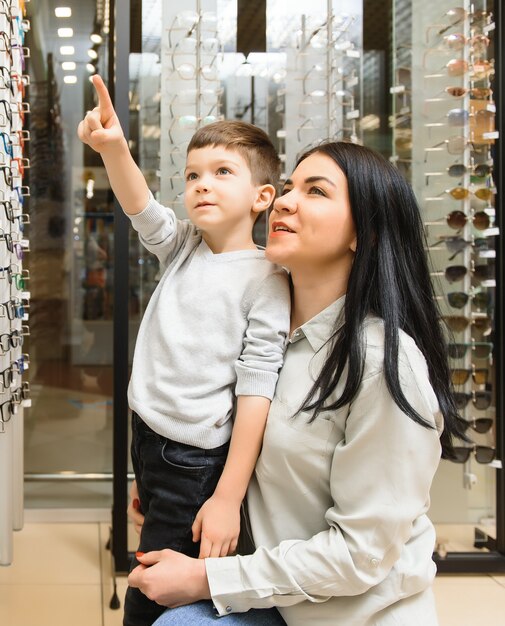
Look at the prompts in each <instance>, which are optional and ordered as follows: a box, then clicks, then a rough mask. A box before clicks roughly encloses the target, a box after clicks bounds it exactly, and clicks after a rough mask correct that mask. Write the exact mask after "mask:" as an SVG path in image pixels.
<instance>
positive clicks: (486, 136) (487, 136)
mask: <svg viewBox="0 0 505 626" xmlns="http://www.w3.org/2000/svg"><path fill="white" fill-rule="evenodd" d="M499 137H500V133H499V132H498V131H497V130H495V131H493V132H492V133H482V138H483V139H498V138H499Z"/></svg>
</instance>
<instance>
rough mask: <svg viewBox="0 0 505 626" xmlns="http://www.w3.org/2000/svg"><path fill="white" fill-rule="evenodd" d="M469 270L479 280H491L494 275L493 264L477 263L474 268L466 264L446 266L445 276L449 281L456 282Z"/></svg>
mask: <svg viewBox="0 0 505 626" xmlns="http://www.w3.org/2000/svg"><path fill="white" fill-rule="evenodd" d="M469 271H470V272H471V273H472V277H473V278H475V279H476V280H477V281H478V282H481V281H483V280H489V279H490V278H493V276H494V272H493V266H492V265H476V266H475V267H474V268H473V270H469V269H468V268H467V267H466V266H465V265H449V267H446V268H445V271H444V276H445V278H446V280H447V281H448V282H450V283H456V282H458V281H460V280H462V279H463V278H464V277H465V276H466V274H467V273H468V272H469Z"/></svg>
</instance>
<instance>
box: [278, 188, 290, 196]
mask: <svg viewBox="0 0 505 626" xmlns="http://www.w3.org/2000/svg"><path fill="white" fill-rule="evenodd" d="M290 191H291V189H290V188H289V187H284V189H281V191H280V193H279V196H285V195H286V194H287V193H289V192H290Z"/></svg>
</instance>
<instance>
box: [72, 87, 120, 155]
mask: <svg viewBox="0 0 505 626" xmlns="http://www.w3.org/2000/svg"><path fill="white" fill-rule="evenodd" d="M92 80H93V85H94V87H95V90H96V93H97V96H98V106H96V107H95V108H94V109H93V110H92V111H88V112H87V113H86V116H85V117H84V119H83V120H82V122H80V124H79V126H78V128H77V134H78V136H79V139H80V140H81V141H82V142H83V143H86V144H88V146H90V147H91V148H93V150H95V151H96V152H100V153H101V152H104V151H106V150H107V149H109V148H112V147H115V146H116V145H118V144H119V143H120V142H121V141H124V134H123V129H122V128H121V124H120V123H119V119H118V117H117V115H116V111H115V110H114V106H113V105H112V100H111V98H110V95H109V92H108V90H107V87H106V86H105V84H104V82H103V80H102V78H101V77H100V76H98V75H95V76H93V78H92Z"/></svg>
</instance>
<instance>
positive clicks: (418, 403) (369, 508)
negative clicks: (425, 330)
mask: <svg viewBox="0 0 505 626" xmlns="http://www.w3.org/2000/svg"><path fill="white" fill-rule="evenodd" d="M344 300H345V297H342V298H340V299H339V300H337V301H336V302H334V303H333V304H332V305H330V306H329V307H328V308H326V309H325V310H324V311H322V312H321V313H319V314H318V315H317V316H316V317H314V318H313V319H312V320H310V321H309V322H307V323H305V324H304V325H303V326H301V327H300V328H299V329H297V330H296V331H295V332H294V333H293V335H292V336H291V339H290V342H289V345H288V348H287V352H286V355H285V362H284V366H283V368H282V370H281V373H280V376H279V381H278V384H277V389H276V393H275V397H274V400H273V402H272V405H271V409H270V413H269V417H268V422H267V427H266V431H265V436H264V441H263V449H262V452H261V455H260V457H259V459H258V462H257V465H256V471H255V475H254V477H253V479H252V481H251V484H250V487H249V491H248V507H249V515H250V524H251V531H252V535H253V540H254V543H255V545H256V547H257V549H256V551H255V552H254V553H253V554H251V555H246V556H238V557H227V558H220V559H207V560H206V567H207V575H208V579H209V585H210V589H211V594H212V599H213V601H214V604H215V606H216V608H217V610H218V612H219V614H220V615H226V614H227V613H229V612H232V611H233V612H242V611H247V610H248V609H250V608H252V607H255V608H266V607H271V606H277V607H278V608H279V610H280V612H281V614H282V616H283V618H284V619H285V621H286V623H287V624H288V626H316V625H318V626H319V625H320V626H330V625H331V626H337V625H338V626H376V625H379V624H380V625H381V626H382V625H386V624H387V625H389V624H392V625H393V624H394V625H395V626H396V625H399V624H402V625H405V626H413V625H417V624H420V625H421V624H422V626H434V625H436V624H437V620H436V615H435V611H434V607H433V602H432V597H431V595H430V592H429V591H426V590H429V587H430V585H431V582H432V580H433V578H434V576H435V564H434V562H433V560H432V552H433V547H434V542H435V532H434V529H433V526H432V524H431V522H430V521H429V519H428V517H427V515H426V513H427V510H428V507H429V490H430V485H431V482H432V479H433V476H434V474H435V471H436V469H437V466H438V463H439V460H440V453H441V447H440V441H439V435H440V432H441V429H442V416H441V414H440V412H439V407H438V403H437V399H436V396H435V393H434V391H433V389H432V387H431V385H430V382H429V377H428V370H427V366H426V362H425V359H424V357H423V355H422V354H421V352H420V350H419V349H418V348H417V346H416V344H415V343H414V341H413V340H412V338H411V337H409V336H408V335H406V334H405V333H403V332H400V347H399V358H398V369H399V377H400V382H401V387H402V390H403V393H404V395H405V397H406V398H407V400H408V401H409V403H410V405H411V406H412V407H414V409H415V410H416V411H417V412H418V413H419V414H420V415H421V416H422V417H423V418H424V419H425V420H426V421H427V422H428V423H430V424H431V425H433V427H434V428H433V429H428V428H424V427H422V426H420V425H419V424H417V423H416V422H414V421H413V420H412V419H410V418H409V417H408V416H407V415H406V414H405V413H404V412H403V411H402V410H401V409H400V408H399V407H398V406H397V404H396V403H395V402H394V400H393V398H392V396H391V394H390V393H389V391H388V388H387V385H386V381H385V376H384V367H383V360H384V329H383V323H382V321H381V320H379V319H377V318H370V319H368V320H367V321H366V324H365V345H366V359H365V370H364V374H363V380H362V383H361V386H360V388H359V391H358V394H357V395H356V397H355V399H354V400H353V402H352V403H350V404H348V405H346V406H343V407H342V408H340V409H339V410H337V411H329V412H323V413H320V414H319V416H318V417H317V418H316V419H315V420H314V421H313V422H312V423H308V420H309V418H310V417H311V416H310V414H308V413H307V412H304V411H299V408H300V406H301V404H302V403H303V401H304V399H305V397H306V395H307V392H308V391H309V390H310V388H311V387H312V384H313V381H314V380H315V378H316V377H317V374H318V373H319V371H320V369H321V367H322V365H323V363H324V361H325V359H326V356H327V351H328V345H329V344H328V339H329V337H331V335H332V333H333V332H334V329H335V320H336V319H337V318H338V317H339V315H340V314H341V312H342V308H343V304H344ZM345 375H346V372H344V376H343V378H344V379H345ZM343 386H344V380H341V382H340V383H339V385H338V386H337V389H336V390H335V393H334V395H333V396H332V397H331V398H330V401H331V400H333V399H334V398H336V397H339V396H340V394H341V392H342V389H343ZM422 592H425V593H422ZM417 599H419V601H417Z"/></svg>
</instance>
